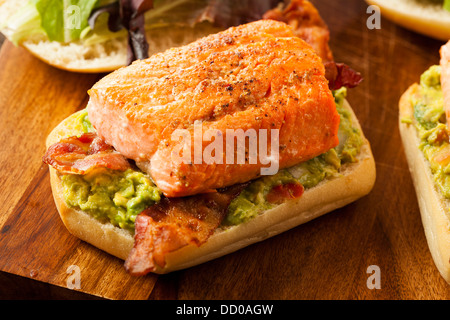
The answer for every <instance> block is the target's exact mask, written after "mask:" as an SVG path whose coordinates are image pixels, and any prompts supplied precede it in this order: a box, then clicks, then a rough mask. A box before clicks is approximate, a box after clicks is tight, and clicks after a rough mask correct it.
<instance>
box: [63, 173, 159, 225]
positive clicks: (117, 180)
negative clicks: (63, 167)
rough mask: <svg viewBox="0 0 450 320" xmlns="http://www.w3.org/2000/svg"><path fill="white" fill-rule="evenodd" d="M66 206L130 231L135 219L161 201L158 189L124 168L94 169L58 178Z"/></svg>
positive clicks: (145, 179) (145, 176) (142, 174)
mask: <svg viewBox="0 0 450 320" xmlns="http://www.w3.org/2000/svg"><path fill="white" fill-rule="evenodd" d="M61 180H62V185H63V192H64V197H65V200H66V203H67V204H68V205H69V206H70V207H74V208H79V209H81V210H83V211H85V212H87V213H89V214H91V215H92V216H93V217H94V218H96V219H99V220H101V221H105V222H111V223H112V224H114V225H115V226H118V227H120V228H123V229H129V230H134V221H135V219H136V216H137V215H138V214H139V213H140V212H141V211H143V210H144V209H145V208H147V207H149V206H151V205H153V204H154V203H156V202H158V201H159V200H160V199H161V192H160V190H159V189H158V188H157V187H156V186H155V185H154V184H153V182H152V181H151V180H150V178H149V177H148V176H147V175H145V174H144V173H142V172H140V171H137V170H132V169H128V170H127V171H124V172H122V171H113V170H107V169H101V170H96V171H94V172H92V173H88V174H86V175H77V174H68V175H63V176H61Z"/></svg>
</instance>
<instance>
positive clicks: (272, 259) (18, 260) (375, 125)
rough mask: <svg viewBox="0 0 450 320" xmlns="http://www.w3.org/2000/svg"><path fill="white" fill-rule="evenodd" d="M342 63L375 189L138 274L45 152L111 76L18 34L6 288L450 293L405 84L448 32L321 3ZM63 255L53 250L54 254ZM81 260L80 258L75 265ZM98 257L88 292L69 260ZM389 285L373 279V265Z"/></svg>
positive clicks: (4, 120) (3, 76) (2, 219)
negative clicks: (75, 228) (54, 55)
mask: <svg viewBox="0 0 450 320" xmlns="http://www.w3.org/2000/svg"><path fill="white" fill-rule="evenodd" d="M313 2H314V3H315V4H316V6H317V8H318V9H319V11H320V12H321V14H322V16H323V18H324V20H325V21H326V22H327V23H328V25H329V27H330V30H331V47H332V50H333V52H334V55H335V59H336V60H337V61H339V62H345V63H346V64H348V65H350V66H352V67H353V68H354V69H357V70H358V71H360V72H361V73H362V75H363V76H364V82H363V83H362V84H361V85H360V86H359V87H357V88H355V89H351V90H350V91H349V96H348V100H349V102H350V103H351V105H352V106H353V109H354V110H355V113H356V114H357V116H358V118H359V120H360V122H361V124H362V127H363V130H364V132H365V134H366V136H367V138H368V139H369V140H370V142H371V145H372V149H373V153H374V156H375V158H376V165H377V181H376V184H375V187H374V189H373V191H372V192H371V193H370V194H369V195H368V196H366V197H364V198H362V199H360V200H359V201H356V202H355V203H353V204H350V205H348V206H346V207H345V208H342V209H339V210H336V211H334V212H332V213H330V214H327V215H325V216H323V217H321V218H319V219H316V220H314V221H311V222H309V223H307V224H305V225H302V226H299V227H297V228H294V229H292V230H290V231H288V232H285V233H283V234H281V235H279V236H276V237H274V238H271V239H269V240H266V241H264V242H261V243H258V244H255V245H252V246H250V247H248V248H245V249H242V250H240V251H238V252H236V253H233V254H230V255H228V256H226V257H223V258H220V259H217V260H215V261H211V262H208V263H205V264H203V265H200V266H197V267H193V268H190V269H187V270H183V271H179V272H174V273H171V274H168V275H164V276H152V275H150V276H149V277H147V278H145V279H139V280H136V279H130V278H129V277H128V276H127V274H126V273H125V272H124V271H123V270H122V262H120V261H118V260H117V259H115V258H112V257H110V256H108V255H106V254H104V253H102V252H100V251H99V250H96V249H95V248H92V247H90V246H89V245H86V244H84V243H82V242H81V241H79V240H78V239H75V238H74V237H72V236H71V235H69V234H68V233H67V231H65V229H64V227H63V226H62V223H61V222H60V220H59V218H58V216H57V212H56V209H55V207H54V204H53V200H52V198H51V190H50V187H49V181H48V170H47V168H46V167H45V166H44V165H42V163H41V161H40V159H41V156H42V154H43V152H44V151H45V146H44V140H45V137H46V136H47V134H48V133H49V132H50V130H51V129H52V128H53V127H54V126H55V125H56V124H57V123H59V121H61V120H62V119H64V118H65V117H66V116H68V115H69V114H71V113H72V112H74V111H75V110H79V109H80V108H83V107H84V106H85V104H86V102H87V98H88V97H87V94H86V91H87V90H88V89H89V88H90V86H92V84H93V83H94V82H95V81H97V80H98V79H99V78H100V77H101V76H102V75H83V74H74V73H69V72H64V71H60V70H56V69H54V68H52V67H49V66H47V65H45V64H44V63H42V62H40V61H39V60H37V59H36V58H34V57H32V56H31V55H30V54H28V53H27V52H26V51H25V50H23V49H21V48H16V47H14V46H13V45H12V44H11V43H9V42H8V41H5V42H4V44H3V46H2V49H1V51H0V123H1V129H2V130H0V139H1V141H2V149H1V151H0V168H1V169H0V170H1V175H0V185H2V190H3V191H2V193H1V194H0V203H2V210H1V212H0V271H1V272H0V298H17V299H33V298H39V299H77V298H84V299H99V298H108V299H286V300H291V299H449V298H450V286H449V285H448V284H447V283H446V282H445V281H444V280H443V279H442V278H441V276H440V275H439V273H438V271H437V269H436V268H435V266H434V264H433V261H432V258H431V255H430V252H429V250H428V246H427V243H426V239H425V235H424V232H423V228H422V223H421V220H420V214H419V209H418V206H417V200H416V195H415V192H414V189H413V185H412V181H411V177H410V174H409V172H408V167H407V163H406V160H405V156H404V152H403V148H402V145H401V142H400V136H399V132H398V128H397V120H398V116H397V104H398V100H399V98H400V96H401V94H402V93H403V92H404V90H406V89H407V87H408V86H409V85H410V84H412V83H413V82H416V81H418V79H419V77H420V75H421V73H422V72H423V71H424V70H426V69H427V68H428V67H429V66H431V65H433V64H437V63H438V61H439V53H438V50H439V48H440V46H441V45H442V44H443V42H442V41H438V40H434V39H431V38H427V37H424V36H421V35H418V34H416V33H413V32H410V31H408V30H405V29H403V28H401V27H398V26H396V25H395V24H393V23H391V22H389V21H387V20H385V19H382V20H381V29H374V30H370V29H369V28H367V26H366V21H367V19H368V17H369V15H368V14H367V13H366V9H367V5H366V4H365V2H364V1H362V0H346V1H333V0H327V1H325V0H322V1H318V0H317V1H313ZM52 257H53V259H52ZM74 261H75V262H74ZM72 263H75V264H77V263H78V264H81V265H83V266H85V268H86V270H87V271H86V272H85V273H84V278H82V282H81V283H82V287H81V289H79V290H69V289H67V288H66V279H67V274H65V273H64V271H65V270H66V268H67V266H68V265H70V264H72ZM374 265H375V266H377V267H378V268H379V270H380V279H381V288H380V289H370V288H369V287H368V286H367V280H368V278H369V276H370V275H371V273H368V268H369V266H374Z"/></svg>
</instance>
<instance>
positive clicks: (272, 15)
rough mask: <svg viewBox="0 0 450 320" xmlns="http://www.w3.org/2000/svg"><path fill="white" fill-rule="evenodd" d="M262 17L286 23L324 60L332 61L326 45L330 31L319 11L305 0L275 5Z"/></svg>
mask: <svg viewBox="0 0 450 320" xmlns="http://www.w3.org/2000/svg"><path fill="white" fill-rule="evenodd" d="M263 18H264V19H271V20H276V21H282V22H284V23H287V24H288V25H290V26H291V27H292V28H293V29H294V33H295V35H296V36H298V37H299V38H301V39H303V40H304V41H306V42H307V43H308V44H309V45H310V46H311V47H313V49H314V50H315V51H316V53H317V54H318V55H319V56H320V57H321V58H322V60H323V61H324V62H325V61H333V53H332V52H331V49H330V47H329V45H328V42H329V40H330V31H329V30H328V26H327V24H326V23H325V21H323V19H322V17H321V16H320V14H319V11H318V10H317V9H316V8H315V7H314V5H313V4H312V3H311V2H309V1H306V0H291V1H290V2H289V4H288V5H287V6H285V7H284V8H282V7H276V8H275V9H272V10H269V11H267V12H266V13H265V14H264V16H263Z"/></svg>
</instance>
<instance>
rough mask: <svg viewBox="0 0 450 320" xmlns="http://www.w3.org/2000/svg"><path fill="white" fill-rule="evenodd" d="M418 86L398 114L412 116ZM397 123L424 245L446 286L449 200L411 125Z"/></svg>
mask: <svg viewBox="0 0 450 320" xmlns="http://www.w3.org/2000/svg"><path fill="white" fill-rule="evenodd" d="M417 88H418V85H417V84H414V85H412V86H411V87H410V88H409V89H408V90H407V91H406V92H405V93H404V94H403V95H402V97H401V99H400V103H399V108H400V111H401V112H402V114H405V113H409V114H412V108H413V107H412V105H411V100H410V98H411V95H412V94H413V93H414V92H415V91H416V90H417ZM401 118H402V117H400V122H399V127H400V134H401V137H402V142H403V146H404V149H405V154H406V158H407V161H408V165H409V171H410V172H411V176H412V180H413V183H414V187H415V190H416V194H417V200H418V203H419V208H420V214H421V218H422V224H423V228H424V231H425V236H426V238H427V242H428V246H429V248H430V252H431V255H432V257H433V260H434V263H435V264H436V267H437V269H438V270H439V272H440V273H441V275H442V277H443V278H444V279H445V280H446V281H447V282H448V283H449V284H450V220H449V216H448V214H449V208H450V207H449V201H448V200H446V199H444V198H443V197H442V195H441V193H440V192H439V191H438V190H437V189H436V186H435V183H434V179H433V176H432V173H431V169H430V166H429V163H428V161H427V160H426V159H425V157H424V155H423V153H422V152H421V151H420V149H419V143H420V139H419V137H418V133H417V130H416V128H415V126H414V125H411V124H406V123H402V122H401Z"/></svg>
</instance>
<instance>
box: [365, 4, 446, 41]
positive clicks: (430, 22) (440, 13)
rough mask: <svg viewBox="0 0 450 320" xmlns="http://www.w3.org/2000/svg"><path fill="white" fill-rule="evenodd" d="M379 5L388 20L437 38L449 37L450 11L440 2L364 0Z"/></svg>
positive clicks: (444, 38)
mask: <svg viewBox="0 0 450 320" xmlns="http://www.w3.org/2000/svg"><path fill="white" fill-rule="evenodd" d="M366 2H367V3H369V4H371V5H376V6H378V7H380V9H381V13H382V14H383V15H384V16H385V17H386V18H388V19H389V20H391V21H393V22H395V23H397V24H398V25H400V26H402V27H405V28H407V29H410V30H413V31H415V32H418V33H420V34H423V35H426V36H430V37H433V38H436V39H439V40H444V41H447V40H448V39H450V12H447V11H446V10H444V9H443V8H442V2H440V1H437V2H436V3H433V2H430V1H415V0H396V1H393V0H366Z"/></svg>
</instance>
